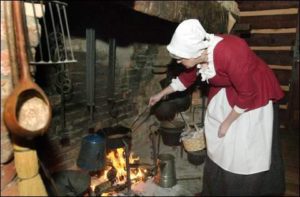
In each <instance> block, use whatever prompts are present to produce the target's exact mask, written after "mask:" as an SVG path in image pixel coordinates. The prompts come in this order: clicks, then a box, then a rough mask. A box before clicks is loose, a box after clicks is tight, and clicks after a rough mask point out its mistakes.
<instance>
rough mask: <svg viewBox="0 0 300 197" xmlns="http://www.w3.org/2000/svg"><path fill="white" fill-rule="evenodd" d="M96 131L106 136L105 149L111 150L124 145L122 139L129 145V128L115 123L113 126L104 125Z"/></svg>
mask: <svg viewBox="0 0 300 197" xmlns="http://www.w3.org/2000/svg"><path fill="white" fill-rule="evenodd" d="M97 133H99V134H101V133H103V134H104V135H105V137H106V150H107V151H109V150H113V149H116V148H122V147H124V146H125V144H124V142H123V140H124V141H125V142H126V143H127V144H128V145H129V147H131V129H129V128H127V127H124V126H121V125H117V126H114V127H106V128H103V129H101V130H99V131H98V132H97Z"/></svg>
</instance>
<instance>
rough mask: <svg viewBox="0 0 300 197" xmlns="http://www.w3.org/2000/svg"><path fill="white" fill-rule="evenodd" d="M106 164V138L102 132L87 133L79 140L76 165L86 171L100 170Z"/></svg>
mask: <svg viewBox="0 0 300 197" xmlns="http://www.w3.org/2000/svg"><path fill="white" fill-rule="evenodd" d="M105 164H106V139H105V136H104V135H103V134H89V135H87V136H85V137H84V138H83V139H82V141H81V147H80V152H79V156H78V159H77V166H78V167H80V168H82V169H84V170H88V171H98V170H102V169H103V168H104V166H105Z"/></svg>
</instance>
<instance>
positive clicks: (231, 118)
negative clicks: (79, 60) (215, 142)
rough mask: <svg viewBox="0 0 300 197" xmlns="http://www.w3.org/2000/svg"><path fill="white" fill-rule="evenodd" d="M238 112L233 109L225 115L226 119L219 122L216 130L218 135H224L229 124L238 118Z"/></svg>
mask: <svg viewBox="0 0 300 197" xmlns="http://www.w3.org/2000/svg"><path fill="white" fill-rule="evenodd" d="M240 115H241V114H240V113H237V112H236V111H235V110H234V109H232V110H231V112H230V113H229V115H228V116H227V117H226V119H225V120H224V121H223V122H222V123H221V125H220V127H219V131H218V137H219V138H221V137H224V136H225V135H226V133H227V131H228V129H229V127H230V125H231V124H232V123H233V122H234V121H235V120H236V119H237V118H238V117H240Z"/></svg>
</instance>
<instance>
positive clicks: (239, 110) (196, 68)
mask: <svg viewBox="0 0 300 197" xmlns="http://www.w3.org/2000/svg"><path fill="white" fill-rule="evenodd" d="M167 50H168V51H169V53H170V55H171V56H172V57H173V58H175V59H177V63H181V64H182V65H183V66H184V67H185V68H186V70H185V72H183V73H181V74H180V75H179V76H178V77H176V78H175V79H173V80H172V82H171V84H170V85H169V86H168V87H166V88H165V89H163V90H162V91H160V92H159V93H158V94H156V95H154V96H152V97H151V98H150V100H149V105H150V106H153V105H154V104H155V103H157V102H158V101H159V100H160V99H161V98H163V97H164V96H166V95H168V94H170V93H173V92H175V91H184V90H185V89H186V88H188V87H189V86H190V85H192V84H193V83H194V82H195V80H196V78H197V76H198V75H200V76H201V78H202V79H201V80H202V81H207V83H208V84H209V85H210V91H209V95H208V106H207V111H206V115H205V125H204V127H205V136H206V143H207V155H208V157H207V160H206V163H205V169H204V180H203V192H202V194H203V195H213V196H215V195H242V196H244V195H273V194H281V193H282V192H283V191H284V178H283V177H284V176H283V173H282V171H283V167H282V161H281V158H280V155H279V154H277V152H278V151H276V152H275V153H276V154H275V156H276V157H274V155H273V154H274V151H273V150H275V149H276V150H278V142H276V144H273V146H272V139H273V137H272V134H273V103H274V102H276V101H278V100H279V99H281V98H282V97H283V92H282V90H281V88H280V85H279V83H278V80H277V79H276V77H275V75H274V74H273V72H272V70H271V69H270V68H269V67H268V65H267V64H266V63H265V62H263V61H262V60H261V59H260V58H259V57H257V56H256V55H255V54H254V53H253V52H252V51H251V49H250V48H249V47H248V45H247V43H246V42H245V41H244V40H242V39H240V38H238V37H236V36H233V35H214V34H208V33H206V31H205V30H204V28H203V27H202V25H201V24H200V22H199V21H198V20H197V19H188V20H185V21H183V22H182V23H180V24H179V26H178V27H177V28H176V30H175V33H174V34H173V37H172V40H171V42H170V44H169V45H168V46H167ZM274 138H275V137H274ZM273 141H274V139H273ZM273 143H274V142H273ZM271 149H273V150H271ZM271 160H272V165H271ZM275 160H276V161H275ZM274 164H276V165H277V164H278V165H277V166H275V167H274ZM270 166H271V168H270ZM273 168H276V171H275V170H273ZM274 171H275V174H274ZM278 173H279V175H278ZM277 175H278V176H277ZM276 181H277V182H276ZM272 184H273V185H272ZM274 186H275V188H274ZM270 188H273V189H270ZM276 190H278V191H276Z"/></svg>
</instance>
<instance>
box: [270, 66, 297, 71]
mask: <svg viewBox="0 0 300 197" xmlns="http://www.w3.org/2000/svg"><path fill="white" fill-rule="evenodd" d="M269 67H270V68H271V69H274V70H292V66H285V65H269Z"/></svg>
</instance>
